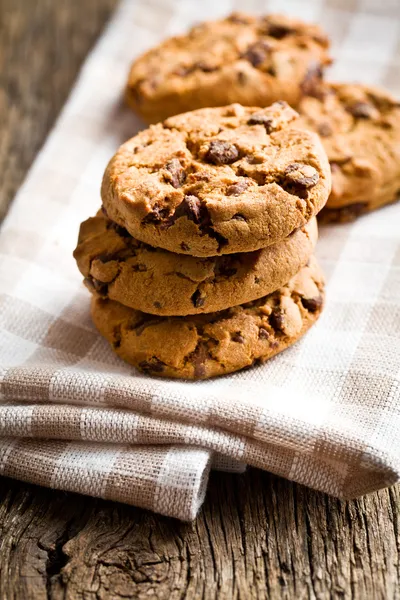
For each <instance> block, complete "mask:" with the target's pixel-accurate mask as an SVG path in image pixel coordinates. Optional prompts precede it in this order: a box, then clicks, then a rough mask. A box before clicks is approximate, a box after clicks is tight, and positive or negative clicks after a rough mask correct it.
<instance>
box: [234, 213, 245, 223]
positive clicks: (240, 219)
mask: <svg viewBox="0 0 400 600" xmlns="http://www.w3.org/2000/svg"><path fill="white" fill-rule="evenodd" d="M232 219H234V220H235V221H245V222H246V223H247V219H246V217H245V216H243V215H241V214H240V213H236V214H234V215H233V217H232Z"/></svg>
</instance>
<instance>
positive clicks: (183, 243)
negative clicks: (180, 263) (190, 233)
mask: <svg viewBox="0 0 400 600" xmlns="http://www.w3.org/2000/svg"><path fill="white" fill-rule="evenodd" d="M180 247H181V249H182V250H184V251H185V252H188V251H189V250H190V246H188V245H187V244H185V242H181V243H180Z"/></svg>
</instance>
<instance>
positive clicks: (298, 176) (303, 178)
mask: <svg viewBox="0 0 400 600" xmlns="http://www.w3.org/2000/svg"><path fill="white" fill-rule="evenodd" d="M285 178H286V181H287V182H288V183H290V184H294V185H295V186H299V187H301V188H306V189H307V188H310V187H314V185H316V184H317V183H318V180H319V175H318V172H317V171H316V169H314V167H312V166H311V165H305V164H304V163H291V164H290V165H288V166H287V167H286V169H285Z"/></svg>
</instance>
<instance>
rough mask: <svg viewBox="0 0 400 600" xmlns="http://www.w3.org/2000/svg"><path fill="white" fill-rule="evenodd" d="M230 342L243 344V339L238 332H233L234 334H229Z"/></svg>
mask: <svg viewBox="0 0 400 600" xmlns="http://www.w3.org/2000/svg"><path fill="white" fill-rule="evenodd" d="M231 340H232V342H237V343H238V344H244V337H243V336H242V334H241V333H240V332H239V331H235V333H232V334H231Z"/></svg>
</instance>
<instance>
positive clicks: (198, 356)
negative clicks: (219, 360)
mask: <svg viewBox="0 0 400 600" xmlns="http://www.w3.org/2000/svg"><path fill="white" fill-rule="evenodd" d="M207 358H209V353H208V350H207V347H206V345H205V344H204V342H199V343H198V345H197V347H196V349H195V351H194V352H193V354H192V361H193V367H194V374H195V376H196V377H197V378H198V379H201V378H202V377H204V375H205V374H206V367H205V362H206V360H207Z"/></svg>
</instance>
